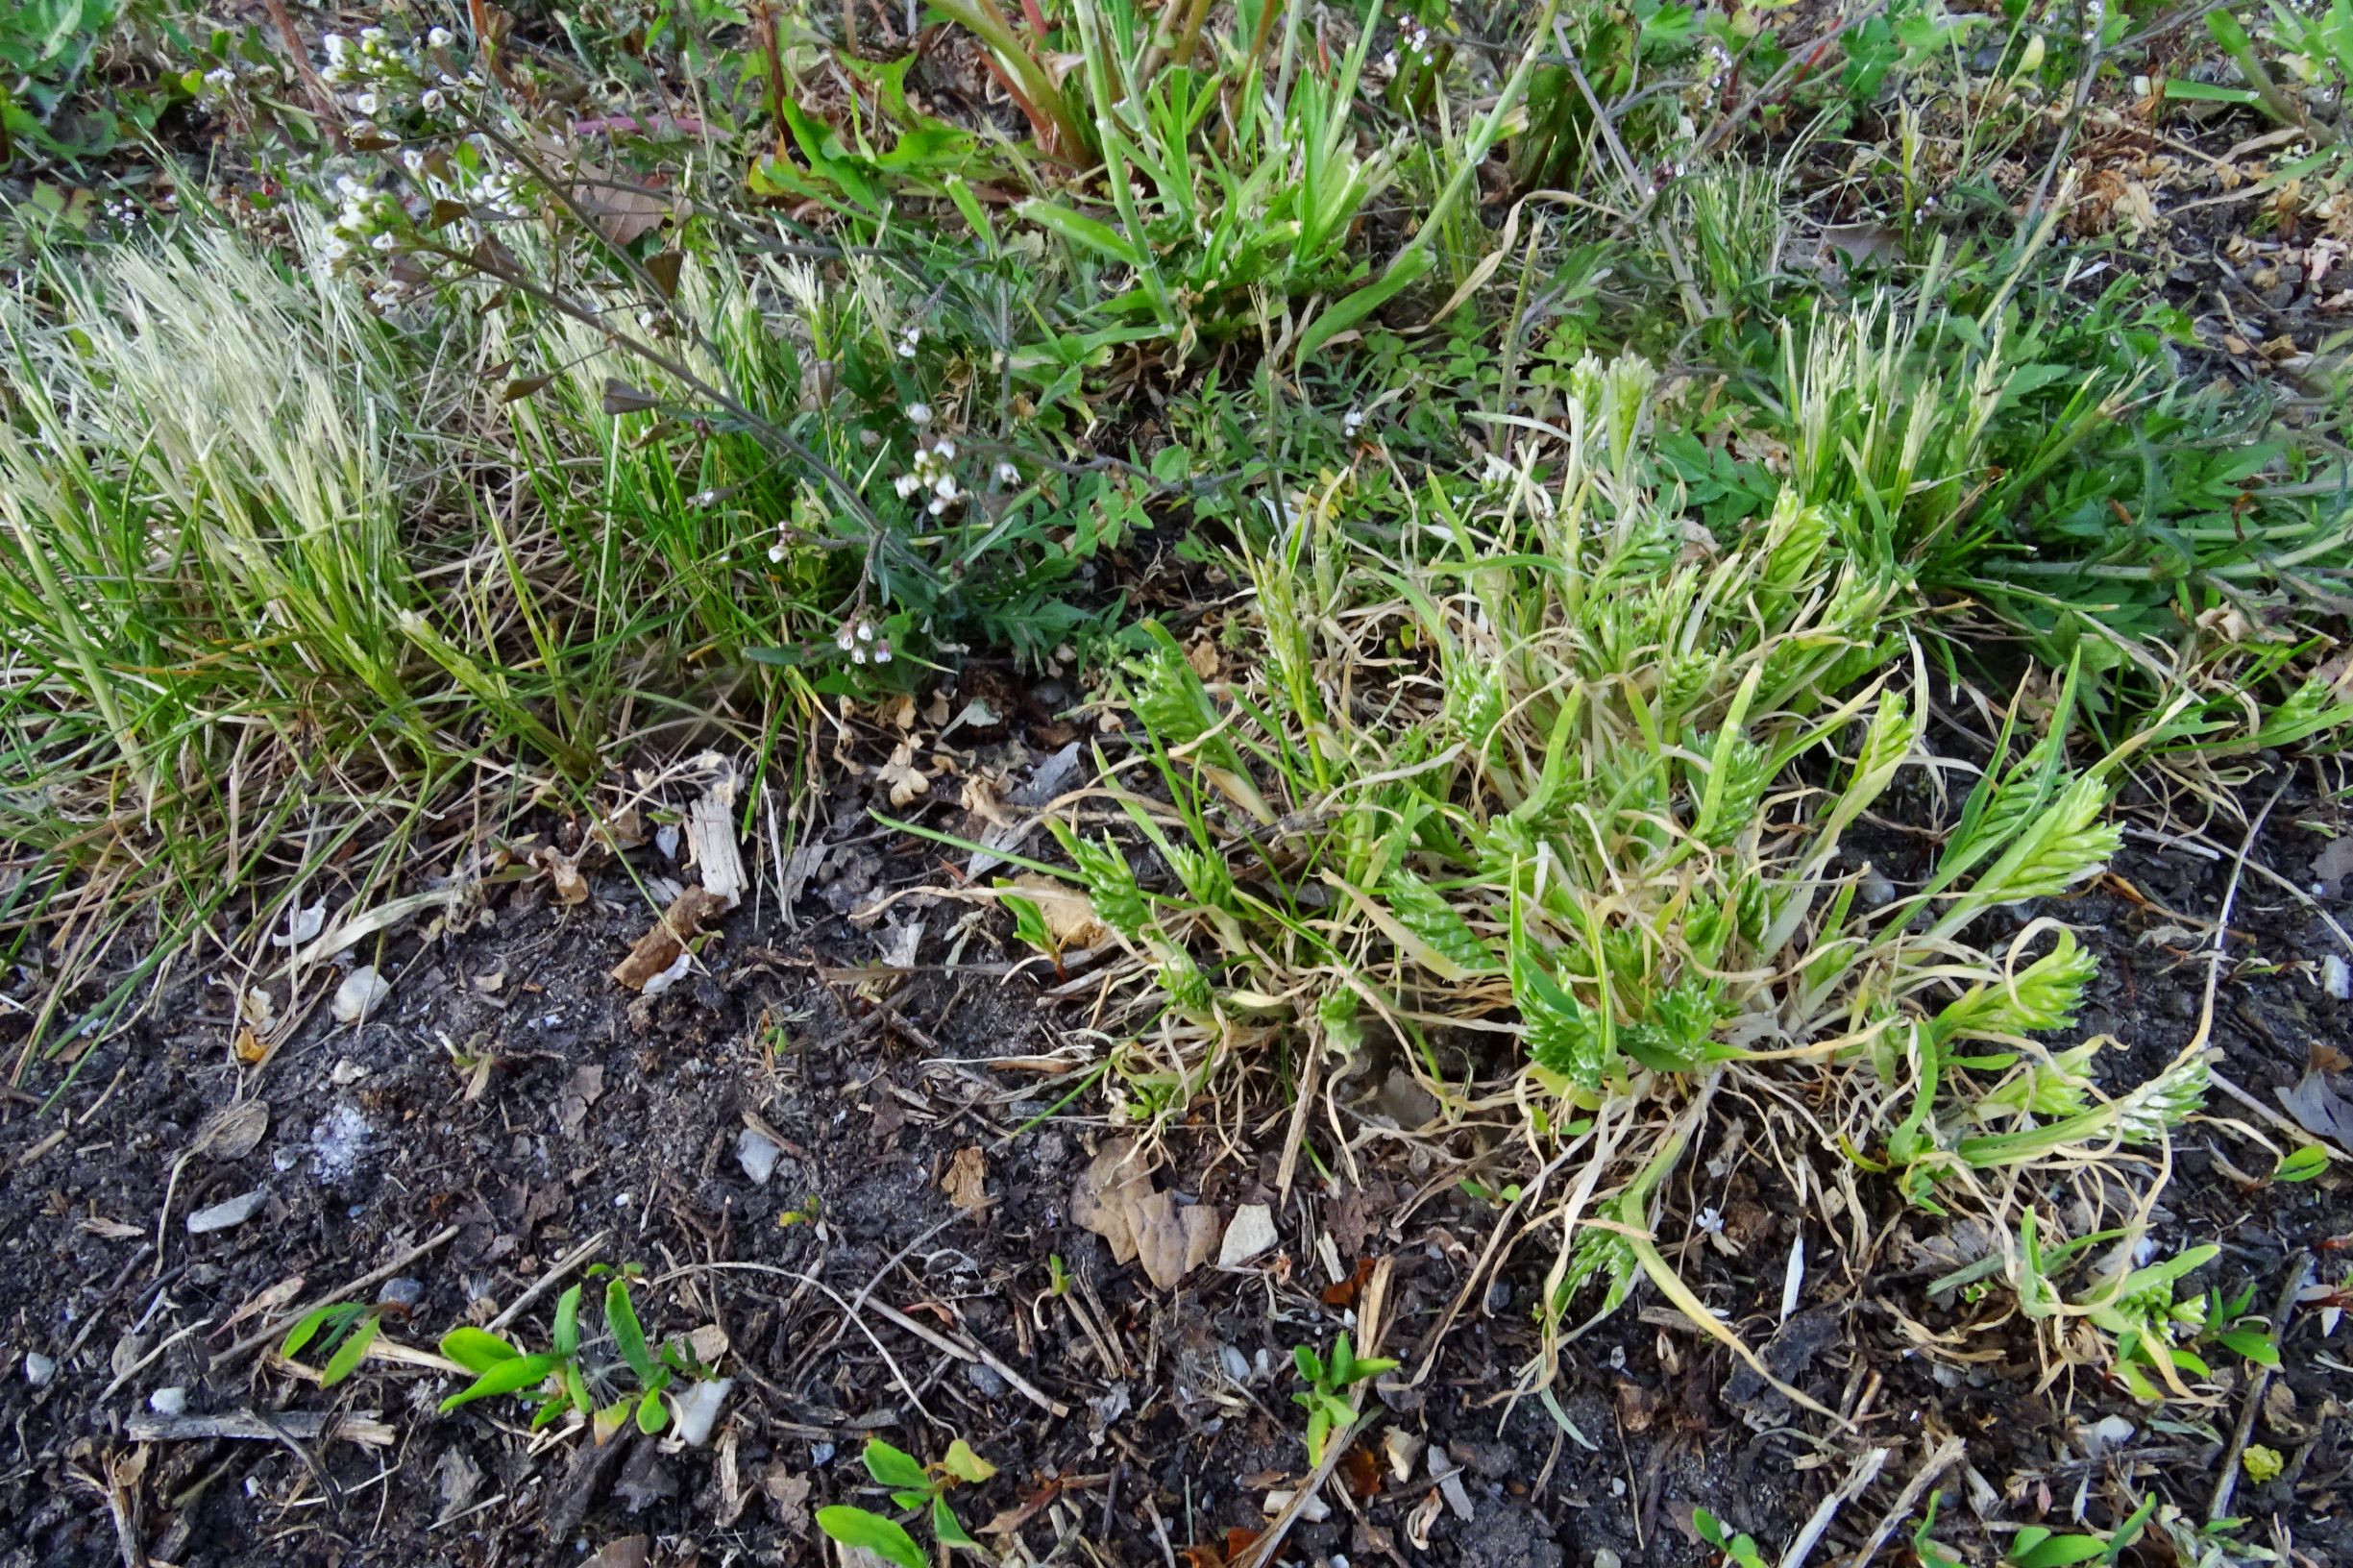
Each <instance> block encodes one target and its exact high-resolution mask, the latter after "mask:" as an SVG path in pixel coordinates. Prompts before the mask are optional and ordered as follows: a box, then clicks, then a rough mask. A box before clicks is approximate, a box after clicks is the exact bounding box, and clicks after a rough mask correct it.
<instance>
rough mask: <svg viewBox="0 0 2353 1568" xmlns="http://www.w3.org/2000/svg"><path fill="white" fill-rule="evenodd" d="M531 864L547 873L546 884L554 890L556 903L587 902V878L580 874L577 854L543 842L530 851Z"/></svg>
mask: <svg viewBox="0 0 2353 1568" xmlns="http://www.w3.org/2000/svg"><path fill="white" fill-rule="evenodd" d="M531 864H532V865H534V866H536V867H538V868H539V869H540V870H543V871H545V872H547V873H548V886H549V887H550V888H551V889H552V890H554V893H555V901H556V902H557V903H559V904H567V905H570V904H584V903H586V902H588V878H586V877H585V876H582V875H581V874H580V860H579V857H578V856H577V855H567V854H565V853H564V852H563V851H562V850H561V849H558V848H556V847H555V846H554V845H551V844H543V845H539V847H537V848H536V849H533V850H532V851H531Z"/></svg>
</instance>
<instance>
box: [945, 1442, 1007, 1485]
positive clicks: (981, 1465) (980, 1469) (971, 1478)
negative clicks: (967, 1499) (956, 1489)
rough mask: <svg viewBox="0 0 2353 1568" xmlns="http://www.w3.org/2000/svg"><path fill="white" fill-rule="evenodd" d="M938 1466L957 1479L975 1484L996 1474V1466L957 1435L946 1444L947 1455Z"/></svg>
mask: <svg viewBox="0 0 2353 1568" xmlns="http://www.w3.org/2000/svg"><path fill="white" fill-rule="evenodd" d="M940 1468H941V1469H943V1470H945V1471H946V1472H947V1473H948V1474H949V1475H951V1476H954V1477H955V1478H956V1479H957V1480H958V1481H968V1482H971V1483H972V1484H973V1485H975V1486H977V1485H979V1484H980V1483H981V1482H984V1481H987V1480H988V1479H989V1478H990V1477H991V1476H993V1475H995V1474H996V1466H995V1465H993V1464H991V1463H990V1462H989V1461H988V1460H987V1459H984V1458H981V1457H980V1456H979V1455H977V1454H975V1453H973V1452H972V1445H971V1444H969V1443H968V1442H966V1441H965V1440H964V1439H963V1438H961V1437H959V1438H957V1439H956V1440H955V1441H954V1442H952V1443H950V1444H948V1445H947V1457H946V1458H944V1459H942V1460H941V1461H940Z"/></svg>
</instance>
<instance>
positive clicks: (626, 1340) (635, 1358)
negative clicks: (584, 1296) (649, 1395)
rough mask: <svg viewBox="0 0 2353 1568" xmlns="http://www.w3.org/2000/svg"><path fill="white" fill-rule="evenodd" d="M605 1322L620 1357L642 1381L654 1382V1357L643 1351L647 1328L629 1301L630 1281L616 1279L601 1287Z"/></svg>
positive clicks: (646, 1382) (640, 1381)
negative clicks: (640, 1321)
mask: <svg viewBox="0 0 2353 1568" xmlns="http://www.w3.org/2000/svg"><path fill="white" fill-rule="evenodd" d="M604 1322H605V1326H606V1327H607V1328H609V1329H611V1330H612V1331H613V1343H614V1344H615V1345H617V1346H619V1347H620V1349H621V1359H622V1360H625V1361H626V1362H628V1363H629V1370H630V1371H632V1372H634V1373H636V1374H637V1381H638V1382H639V1383H641V1384H650V1383H652V1382H653V1358H652V1357H651V1356H649V1355H648V1354H646V1331H645V1330H644V1329H643V1328H641V1327H640V1326H639V1325H638V1321H637V1309H636V1307H635V1306H633V1305H632V1304H631V1303H630V1301H629V1283H628V1282H627V1281H626V1280H615V1281H613V1283H612V1284H610V1285H608V1286H605V1287H604Z"/></svg>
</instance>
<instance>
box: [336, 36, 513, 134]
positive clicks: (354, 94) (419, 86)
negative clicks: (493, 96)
mask: <svg viewBox="0 0 2353 1568" xmlns="http://www.w3.org/2000/svg"><path fill="white" fill-rule="evenodd" d="M456 41H457V39H456V36H455V35H453V33H451V32H450V30H449V29H448V28H446V27H436V28H434V29H433V30H432V31H430V32H429V33H428V34H426V35H425V48H424V50H423V51H420V50H419V49H418V48H417V47H416V45H415V44H413V43H411V44H408V45H401V44H396V43H394V42H393V41H392V38H391V36H390V35H389V34H387V33H385V31H384V30H383V29H382V28H380V27H371V28H366V29H364V30H362V31H361V33H360V34H359V37H358V38H357V39H356V40H354V39H352V38H349V37H345V36H344V35H342V34H340V33H330V34H329V35H327V37H326V40H325V45H326V49H327V66H326V68H325V69H324V70H322V71H321V72H320V73H319V75H320V78H321V79H322V80H323V81H325V82H326V83H327V85H328V86H331V87H334V88H337V89H338V90H341V91H346V92H349V93H350V97H349V99H348V100H347V101H348V102H349V103H350V105H351V107H352V110H353V111H354V112H355V113H356V114H358V115H359V116H360V118H361V121H362V125H361V126H360V127H355V129H367V128H371V127H372V122H374V121H375V120H376V119H377V118H378V117H380V116H381V115H384V114H388V113H392V112H395V111H399V110H408V109H412V108H413V109H416V110H421V111H423V112H424V113H427V114H438V113H440V112H441V111H442V110H445V109H447V108H449V96H448V95H449V93H450V92H451V91H453V89H455V88H458V87H479V86H482V79H481V75H480V73H479V72H476V71H468V72H466V73H465V74H464V75H463V76H460V75H457V74H455V73H453V72H452V71H450V70H448V69H446V68H444V62H443V56H444V54H445V52H446V51H447V50H448V49H449V48H450V46H451V45H452V44H453V43H455V42H456Z"/></svg>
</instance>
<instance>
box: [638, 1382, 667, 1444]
mask: <svg viewBox="0 0 2353 1568" xmlns="http://www.w3.org/2000/svg"><path fill="white" fill-rule="evenodd" d="M669 1425H670V1407H669V1406H667V1405H665V1404H663V1403H662V1396H661V1393H660V1391H659V1390H655V1391H653V1392H650V1393H648V1394H647V1395H646V1397H645V1398H643V1399H641V1400H639V1401H638V1402H637V1430H638V1431H640V1432H642V1433H645V1434H646V1435H647V1436H649V1437H651V1436H654V1435H655V1434H657V1433H660V1432H661V1431H662V1429H663V1428H665V1427H667V1426H669Z"/></svg>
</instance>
